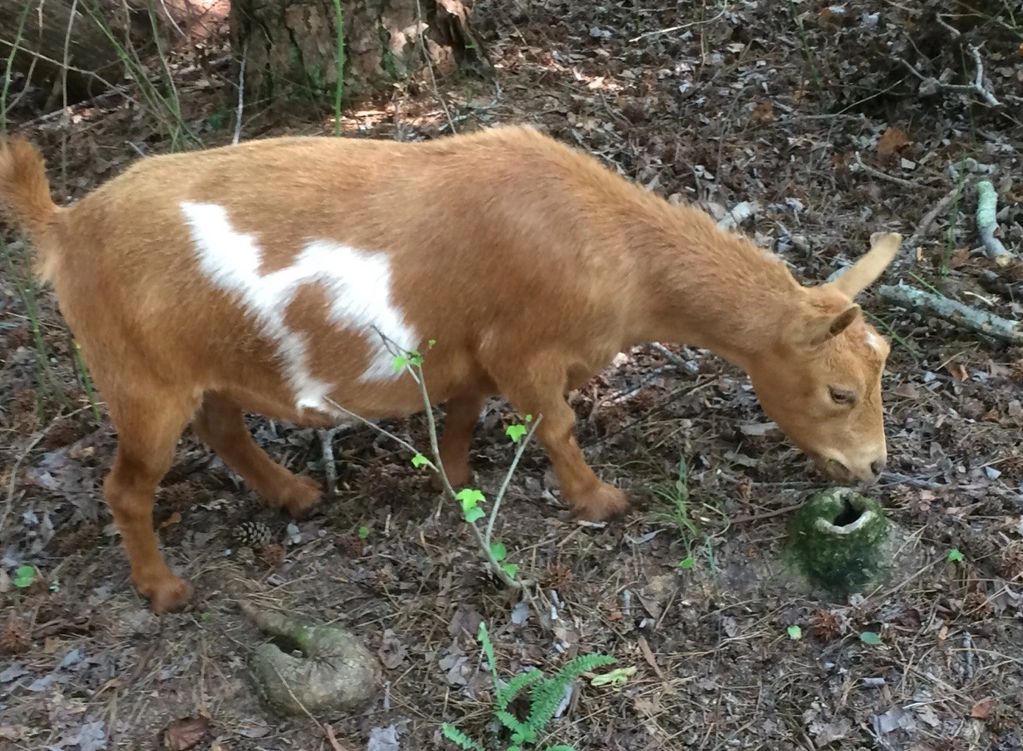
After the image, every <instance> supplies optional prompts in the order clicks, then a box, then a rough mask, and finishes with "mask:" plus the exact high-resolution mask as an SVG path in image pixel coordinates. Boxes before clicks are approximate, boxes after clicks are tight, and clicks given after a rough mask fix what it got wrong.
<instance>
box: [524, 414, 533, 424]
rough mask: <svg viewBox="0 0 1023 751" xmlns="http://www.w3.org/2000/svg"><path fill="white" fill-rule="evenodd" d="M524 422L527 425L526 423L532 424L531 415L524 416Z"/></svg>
mask: <svg viewBox="0 0 1023 751" xmlns="http://www.w3.org/2000/svg"><path fill="white" fill-rule="evenodd" d="M525 420H526V422H527V423H528V422H533V416H532V415H526V417H525Z"/></svg>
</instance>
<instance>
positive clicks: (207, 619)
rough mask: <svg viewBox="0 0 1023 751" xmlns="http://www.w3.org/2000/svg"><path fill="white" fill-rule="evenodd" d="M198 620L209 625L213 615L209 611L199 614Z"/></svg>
mask: <svg viewBox="0 0 1023 751" xmlns="http://www.w3.org/2000/svg"><path fill="white" fill-rule="evenodd" d="M199 620H200V621H201V622H202V623H209V622H210V621H211V620H213V614H212V613H210V612H209V611H204V612H202V613H199Z"/></svg>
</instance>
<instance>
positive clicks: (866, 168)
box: [849, 151, 920, 190]
mask: <svg viewBox="0 0 1023 751" xmlns="http://www.w3.org/2000/svg"><path fill="white" fill-rule="evenodd" d="M849 171H850V172H863V173H865V174H868V175H870V176H871V177H876V178H877V179H878V180H886V181H887V182H890V183H894V184H895V185H901V186H902V187H903V188H909V189H910V190H920V186H919V185H917V184H916V183H915V182H913V181H911V180H905V179H903V178H901V177H896V176H895V175H889V174H888V173H887V172H882V171H881V170H879V169H875V168H873V167H871V166H870V165H869V164H865V163H864V161H863V160H862V159H861V158H860V152H858V151H857V152H856V155H855V161H854V162H853V163H852V164H850V165H849Z"/></svg>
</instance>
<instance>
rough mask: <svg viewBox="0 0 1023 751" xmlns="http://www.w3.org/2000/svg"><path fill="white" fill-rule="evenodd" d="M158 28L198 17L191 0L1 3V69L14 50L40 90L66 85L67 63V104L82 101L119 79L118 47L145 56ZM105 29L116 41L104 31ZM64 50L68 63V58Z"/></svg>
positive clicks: (18, 67) (16, 61)
mask: <svg viewBox="0 0 1023 751" xmlns="http://www.w3.org/2000/svg"><path fill="white" fill-rule="evenodd" d="M150 13H152V14H153V19H154V20H155V25H156V28H157V30H158V31H159V32H161V33H162V32H164V31H166V30H167V29H168V28H169V29H171V30H176V29H179V28H181V27H183V26H185V25H186V23H187V22H188V21H190V20H192V19H193V18H194V17H197V16H198V14H199V10H198V7H197V6H195V5H193V0H162V2H160V3H158V4H154V3H152V2H151V0H127V2H122V0H77V1H76V0H0V71H2V70H3V67H4V66H5V65H6V63H7V60H8V58H9V57H10V54H11V49H12V47H17V49H16V51H15V55H14V58H13V60H12V64H11V67H12V69H13V70H14V71H16V72H18V73H21V74H22V75H24V76H26V77H28V78H29V79H30V81H29V83H32V84H35V85H36V86H43V85H54V84H59V83H61V82H62V81H63V75H62V74H63V69H64V66H65V64H66V65H67V87H68V92H67V94H68V101H69V102H79V101H82V100H84V99H88V98H91V97H93V96H96V95H97V94H100V93H102V92H103V91H105V90H106V89H107V88H109V86H110V85H111V84H114V83H117V82H119V81H120V80H121V77H122V73H123V70H124V65H123V61H122V60H121V57H120V55H119V54H118V50H117V47H118V46H120V47H122V48H124V49H132V48H134V49H135V51H136V53H137V54H141V55H145V54H148V53H149V52H151V51H152V49H153V44H152V43H153V25H154V24H153V22H152V21H151V20H150V18H149V14H150ZM100 23H102V25H103V26H105V27H106V28H107V31H109V33H110V34H112V35H113V37H114V39H116V40H117V43H116V44H115V43H114V42H113V41H111V39H110V36H108V34H107V32H105V31H104V30H103V27H102V26H101V25H100ZM65 48H66V59H65Z"/></svg>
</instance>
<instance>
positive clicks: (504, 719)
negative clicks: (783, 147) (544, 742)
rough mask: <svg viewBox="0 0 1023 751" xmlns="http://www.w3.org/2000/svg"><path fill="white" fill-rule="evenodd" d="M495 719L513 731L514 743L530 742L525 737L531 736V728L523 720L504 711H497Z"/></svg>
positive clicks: (495, 711)
mask: <svg viewBox="0 0 1023 751" xmlns="http://www.w3.org/2000/svg"><path fill="white" fill-rule="evenodd" d="M494 717H495V718H496V719H497V721H498V722H500V723H501V724H502V725H504V726H505V727H506V728H508V729H509V730H510V731H512V740H514V741H525V740H529V739H528V738H526V737H525V736H527V735H529V726H528V725H526V723H524V722H523V721H522V720H520V719H519V718H518V717H516V716H515V715H513V714H512V713H511V712H508V711H506V710H504V709H495V710H494Z"/></svg>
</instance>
